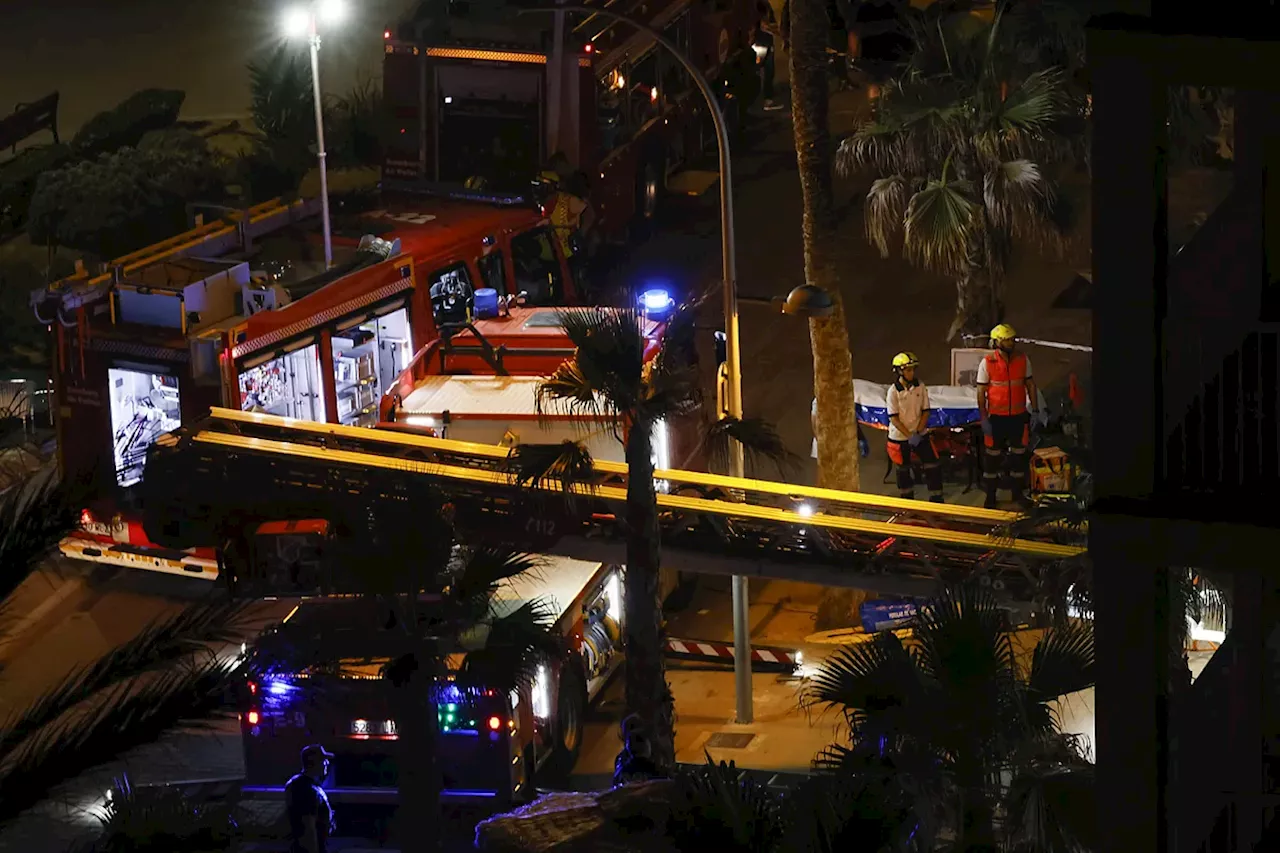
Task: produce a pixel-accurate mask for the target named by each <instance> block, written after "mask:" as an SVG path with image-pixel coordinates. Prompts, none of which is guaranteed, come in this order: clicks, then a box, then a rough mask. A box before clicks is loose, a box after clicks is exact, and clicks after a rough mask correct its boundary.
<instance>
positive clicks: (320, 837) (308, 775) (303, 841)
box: [284, 743, 333, 853]
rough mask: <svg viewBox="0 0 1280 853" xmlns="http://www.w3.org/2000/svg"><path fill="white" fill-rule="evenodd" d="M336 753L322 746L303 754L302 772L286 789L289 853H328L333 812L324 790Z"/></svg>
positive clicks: (306, 748) (313, 745)
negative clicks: (327, 847) (326, 851)
mask: <svg viewBox="0 0 1280 853" xmlns="http://www.w3.org/2000/svg"><path fill="white" fill-rule="evenodd" d="M332 760H333V753H332V752H329V751H328V750H327V749H325V748H324V747H323V746H321V745H320V744H318V743H313V744H311V745H310V746H308V747H304V748H303V750H302V772H301V773H299V774H297V775H296V776H294V777H293V778H292V779H290V780H289V781H288V782H287V783H286V784H285V786H284V800H285V811H286V813H287V814H288V816H289V853H325V844H326V843H327V842H328V840H329V836H330V834H331V833H332V832H333V809H332V808H330V806H329V797H328V796H327V795H326V794H325V792H324V788H322V787H320V785H321V783H322V782H324V780H325V777H326V776H328V775H329V762H330V761H332Z"/></svg>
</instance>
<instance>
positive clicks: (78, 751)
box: [0, 601, 252, 824]
mask: <svg viewBox="0 0 1280 853" xmlns="http://www.w3.org/2000/svg"><path fill="white" fill-rule="evenodd" d="M251 617H252V613H251V611H250V610H247V609H246V608H245V607H244V606H243V605H241V604H237V603H234V602H226V601H216V602H208V603H204V604H199V605H193V606H191V607H189V608H187V609H186V610H184V611H182V612H181V613H179V614H177V615H175V616H173V617H170V618H167V619H163V620H157V621H154V622H152V623H150V624H149V625H147V626H145V627H144V628H143V629H142V631H140V632H139V633H138V634H137V635H136V636H135V637H134V638H133V639H131V640H130V641H128V642H127V643H125V644H123V645H121V646H119V647H117V648H116V649H114V650H113V651H111V652H109V653H108V654H107V655H105V656H104V657H102V658H101V659H99V660H97V661H95V662H94V663H91V664H87V665H85V666H83V667H80V668H78V669H76V670H74V671H72V672H71V673H69V674H68V675H67V676H66V677H65V678H64V679H63V680H62V682H61V683H59V684H57V685H56V686H54V687H53V688H51V689H50V690H48V691H46V692H45V693H44V694H43V695H41V696H39V697H38V698H37V699H36V700H35V701H33V702H31V703H30V704H29V705H27V706H26V707H25V708H23V709H22V710H20V711H18V712H16V713H14V714H12V715H10V716H9V717H8V718H7V719H5V720H4V721H3V723H0V824H3V823H7V822H9V821H11V820H13V819H14V818H16V817H17V816H18V815H19V814H21V813H22V812H23V811H25V810H26V809H28V808H30V807H31V806H33V805H35V804H36V803H38V802H40V801H41V800H43V799H45V798H46V797H47V796H48V795H49V793H50V792H51V791H52V790H53V789H54V788H56V787H57V786H58V785H60V784H62V783H64V782H67V781H69V780H71V779H73V778H75V777H76V776H77V775H79V774H80V773H81V772H83V771H85V770H88V769H90V768H92V767H95V766H97V765H99V764H102V763H103V762H106V761H110V760H112V759H114V758H117V757H119V756H120V755H122V754H123V753H125V752H126V751H128V750H130V749H132V748H134V747H136V746H140V745H142V744H146V743H151V742H153V741H155V740H157V739H158V738H159V737H160V736H161V735H163V734H164V733H165V732H166V731H168V730H170V729H173V728H175V727H177V726H179V725H181V724H183V723H185V722H189V721H192V720H199V719H207V718H209V717H211V716H216V715H217V714H218V713H219V711H220V709H221V707H222V704H223V699H224V697H225V691H226V690H227V688H228V687H229V686H230V685H231V683H232V682H233V679H234V673H235V670H236V666H237V661H235V660H234V659H228V658H227V656H226V655H225V654H223V653H222V650H223V649H225V648H226V647H227V646H229V645H232V644H236V643H239V642H240V641H241V640H242V639H244V638H245V637H246V636H247V634H248V633H249V627H250V622H251Z"/></svg>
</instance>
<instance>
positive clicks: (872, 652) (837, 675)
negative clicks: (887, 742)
mask: <svg viewBox="0 0 1280 853" xmlns="http://www.w3.org/2000/svg"><path fill="white" fill-rule="evenodd" d="M925 695H926V688H925V685H924V683H923V681H922V680H921V677H920V672H919V670H918V669H917V667H916V665H915V663H914V661H913V660H912V656H911V653H910V652H908V651H907V649H906V647H905V646H903V644H902V641H901V640H900V639H898V637H897V636H896V635H894V634H892V633H887V632H886V633H882V634H877V635H876V636H875V637H874V638H873V639H872V640H871V641H870V642H865V643H857V644H855V645H848V646H841V647H840V648H839V649H837V650H836V652H835V653H834V654H832V655H830V656H829V657H828V658H827V659H826V660H825V661H823V662H822V666H821V667H819V669H818V671H817V672H816V673H815V674H814V675H812V676H811V677H810V678H809V680H808V683H807V684H806V685H805V687H804V689H803V690H802V691H801V694H800V702H801V704H802V705H803V706H804V707H806V708H815V707H826V708H832V709H835V710H837V711H839V712H840V713H841V714H843V715H844V718H845V720H846V722H847V723H848V724H849V726H850V728H851V729H852V730H854V734H855V737H856V738H867V739H869V740H871V741H876V740H879V739H880V738H886V737H898V736H910V735H911V734H918V733H919V732H920V727H921V723H922V715H925V714H927V713H931V712H932V710H933V709H931V708H930V709H927V710H926V708H925V705H926V704H927V703H926V702H925V701H924V700H925Z"/></svg>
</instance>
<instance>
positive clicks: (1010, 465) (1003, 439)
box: [982, 412, 1031, 504]
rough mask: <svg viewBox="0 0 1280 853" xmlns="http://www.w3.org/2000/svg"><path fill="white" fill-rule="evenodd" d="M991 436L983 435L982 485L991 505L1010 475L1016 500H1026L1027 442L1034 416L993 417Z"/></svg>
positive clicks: (991, 417)
mask: <svg viewBox="0 0 1280 853" xmlns="http://www.w3.org/2000/svg"><path fill="white" fill-rule="evenodd" d="M988 419H989V420H990V421H991V435H984V436H983V444H985V445H986V446H985V448H984V449H983V450H984V452H983V454H982V485H983V486H984V487H985V488H986V492H987V502H988V504H990V503H992V502H993V501H994V500H995V497H996V489H997V488H999V486H1000V476H1001V475H1002V474H1004V473H1006V472H1007V473H1008V476H1009V490H1010V491H1011V492H1012V493H1013V499H1014V500H1022V499H1023V497H1024V496H1025V492H1026V485H1027V443H1028V441H1029V439H1030V437H1031V416H1030V415H1029V414H1028V413H1027V412H1023V413H1022V414H1020V415H990V416H989V418H988Z"/></svg>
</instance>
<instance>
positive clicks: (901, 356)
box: [893, 352, 920, 370]
mask: <svg viewBox="0 0 1280 853" xmlns="http://www.w3.org/2000/svg"><path fill="white" fill-rule="evenodd" d="M919 363H920V359H918V358H916V354H915V353H913V352H900V353H898V354H897V355H895V356H894V357H893V369H894V370H901V369H902V368H904V367H915V366H916V365H917V364H919Z"/></svg>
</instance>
